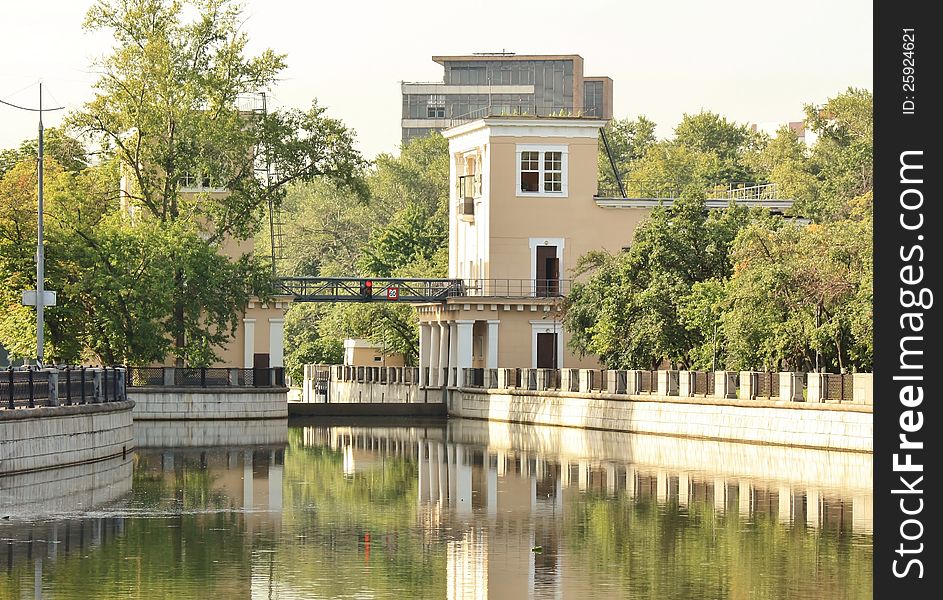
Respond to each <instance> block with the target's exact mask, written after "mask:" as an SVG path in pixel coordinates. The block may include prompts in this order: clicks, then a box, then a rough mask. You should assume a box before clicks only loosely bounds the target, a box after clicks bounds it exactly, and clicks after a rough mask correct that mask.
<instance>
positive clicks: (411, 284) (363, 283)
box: [277, 277, 462, 302]
mask: <svg viewBox="0 0 943 600" xmlns="http://www.w3.org/2000/svg"><path fill="white" fill-rule="evenodd" d="M277 283H278V285H279V287H280V290H281V292H282V293H285V294H288V295H291V296H294V297H295V300H297V301H299V302H370V301H394V302H441V301H443V300H445V299H446V298H448V297H449V296H461V295H462V281H461V280H460V279H410V278H405V279H391V278H382V277H377V278H370V277H282V278H281V279H279V280H278V282H277Z"/></svg>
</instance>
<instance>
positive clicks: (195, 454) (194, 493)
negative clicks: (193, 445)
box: [132, 451, 234, 509]
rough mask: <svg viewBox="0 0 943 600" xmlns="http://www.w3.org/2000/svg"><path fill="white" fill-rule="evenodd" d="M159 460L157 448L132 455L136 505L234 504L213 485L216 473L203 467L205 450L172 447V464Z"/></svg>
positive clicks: (199, 506)
mask: <svg viewBox="0 0 943 600" xmlns="http://www.w3.org/2000/svg"><path fill="white" fill-rule="evenodd" d="M213 454H224V452H223V451H217V452H215V453H213ZM163 460H164V455H162V454H161V453H160V452H140V453H138V454H137V455H136V457H135V468H134V475H133V483H132V490H133V500H132V501H133V502H134V503H135V504H136V505H137V506H139V507H141V508H150V509H158V508H171V509H172V508H214V509H223V508H233V507H234V506H233V503H232V501H231V500H230V499H229V498H228V497H227V495H226V493H225V492H224V491H223V490H220V489H214V485H215V484H216V483H217V482H218V480H219V473H214V472H212V470H211V469H209V468H207V467H208V464H207V460H208V458H207V453H206V452H205V451H203V452H200V451H174V452H173V465H172V467H171V468H169V469H168V468H167V467H166V465H164V464H163Z"/></svg>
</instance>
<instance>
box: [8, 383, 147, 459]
mask: <svg viewBox="0 0 943 600" xmlns="http://www.w3.org/2000/svg"><path fill="white" fill-rule="evenodd" d="M133 407H134V402H132V401H127V400H126V401H121V402H108V403H104V404H80V405H71V406H55V407H42V408H32V409H18V410H4V411H0V476H7V475H14V474H18V473H26V472H31V471H41V470H44V469H54V468H60V467H66V466H70V465H79V464H85V463H91V462H95V461H99V460H104V459H106V458H111V457H115V456H126V455H127V453H128V452H130V451H131V450H133V449H134V434H133V428H132V423H131V415H132V408H133Z"/></svg>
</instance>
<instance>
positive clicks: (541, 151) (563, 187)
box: [514, 144, 569, 198]
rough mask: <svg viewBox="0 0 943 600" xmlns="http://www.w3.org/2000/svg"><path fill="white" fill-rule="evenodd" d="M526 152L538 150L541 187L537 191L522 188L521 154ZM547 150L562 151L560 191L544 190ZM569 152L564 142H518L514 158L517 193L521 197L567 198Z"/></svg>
mask: <svg viewBox="0 0 943 600" xmlns="http://www.w3.org/2000/svg"><path fill="white" fill-rule="evenodd" d="M524 152H537V153H538V156H537V164H538V169H539V175H538V182H539V184H538V185H539V189H538V191H536V192H525V191H522V190H521V154H522V153H524ZM547 152H559V153H560V168H561V172H560V191H559V192H547V191H545V190H544V186H545V181H544V176H545V174H546V171H545V169H544V167H545V165H546V162H545V159H546V153H547ZM568 159H569V152H568V147H567V146H566V145H562V144H553V145H550V144H547V145H544V144H518V145H517V147H516V148H515V155H514V160H515V162H516V165H515V169H514V170H515V178H514V188H515V190H516V195H517V197H519V198H566V197H568V194H569V191H568V189H567V183H568V177H567V163H568V162H569V160H568Z"/></svg>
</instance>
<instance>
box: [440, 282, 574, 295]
mask: <svg viewBox="0 0 943 600" xmlns="http://www.w3.org/2000/svg"><path fill="white" fill-rule="evenodd" d="M572 283H573V281H572V280H571V279H466V280H465V284H464V289H463V290H462V291H463V293H462V294H456V295H464V296H486V297H491V298H556V297H560V296H565V295H567V294H568V293H569V292H570V287H571V285H572Z"/></svg>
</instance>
